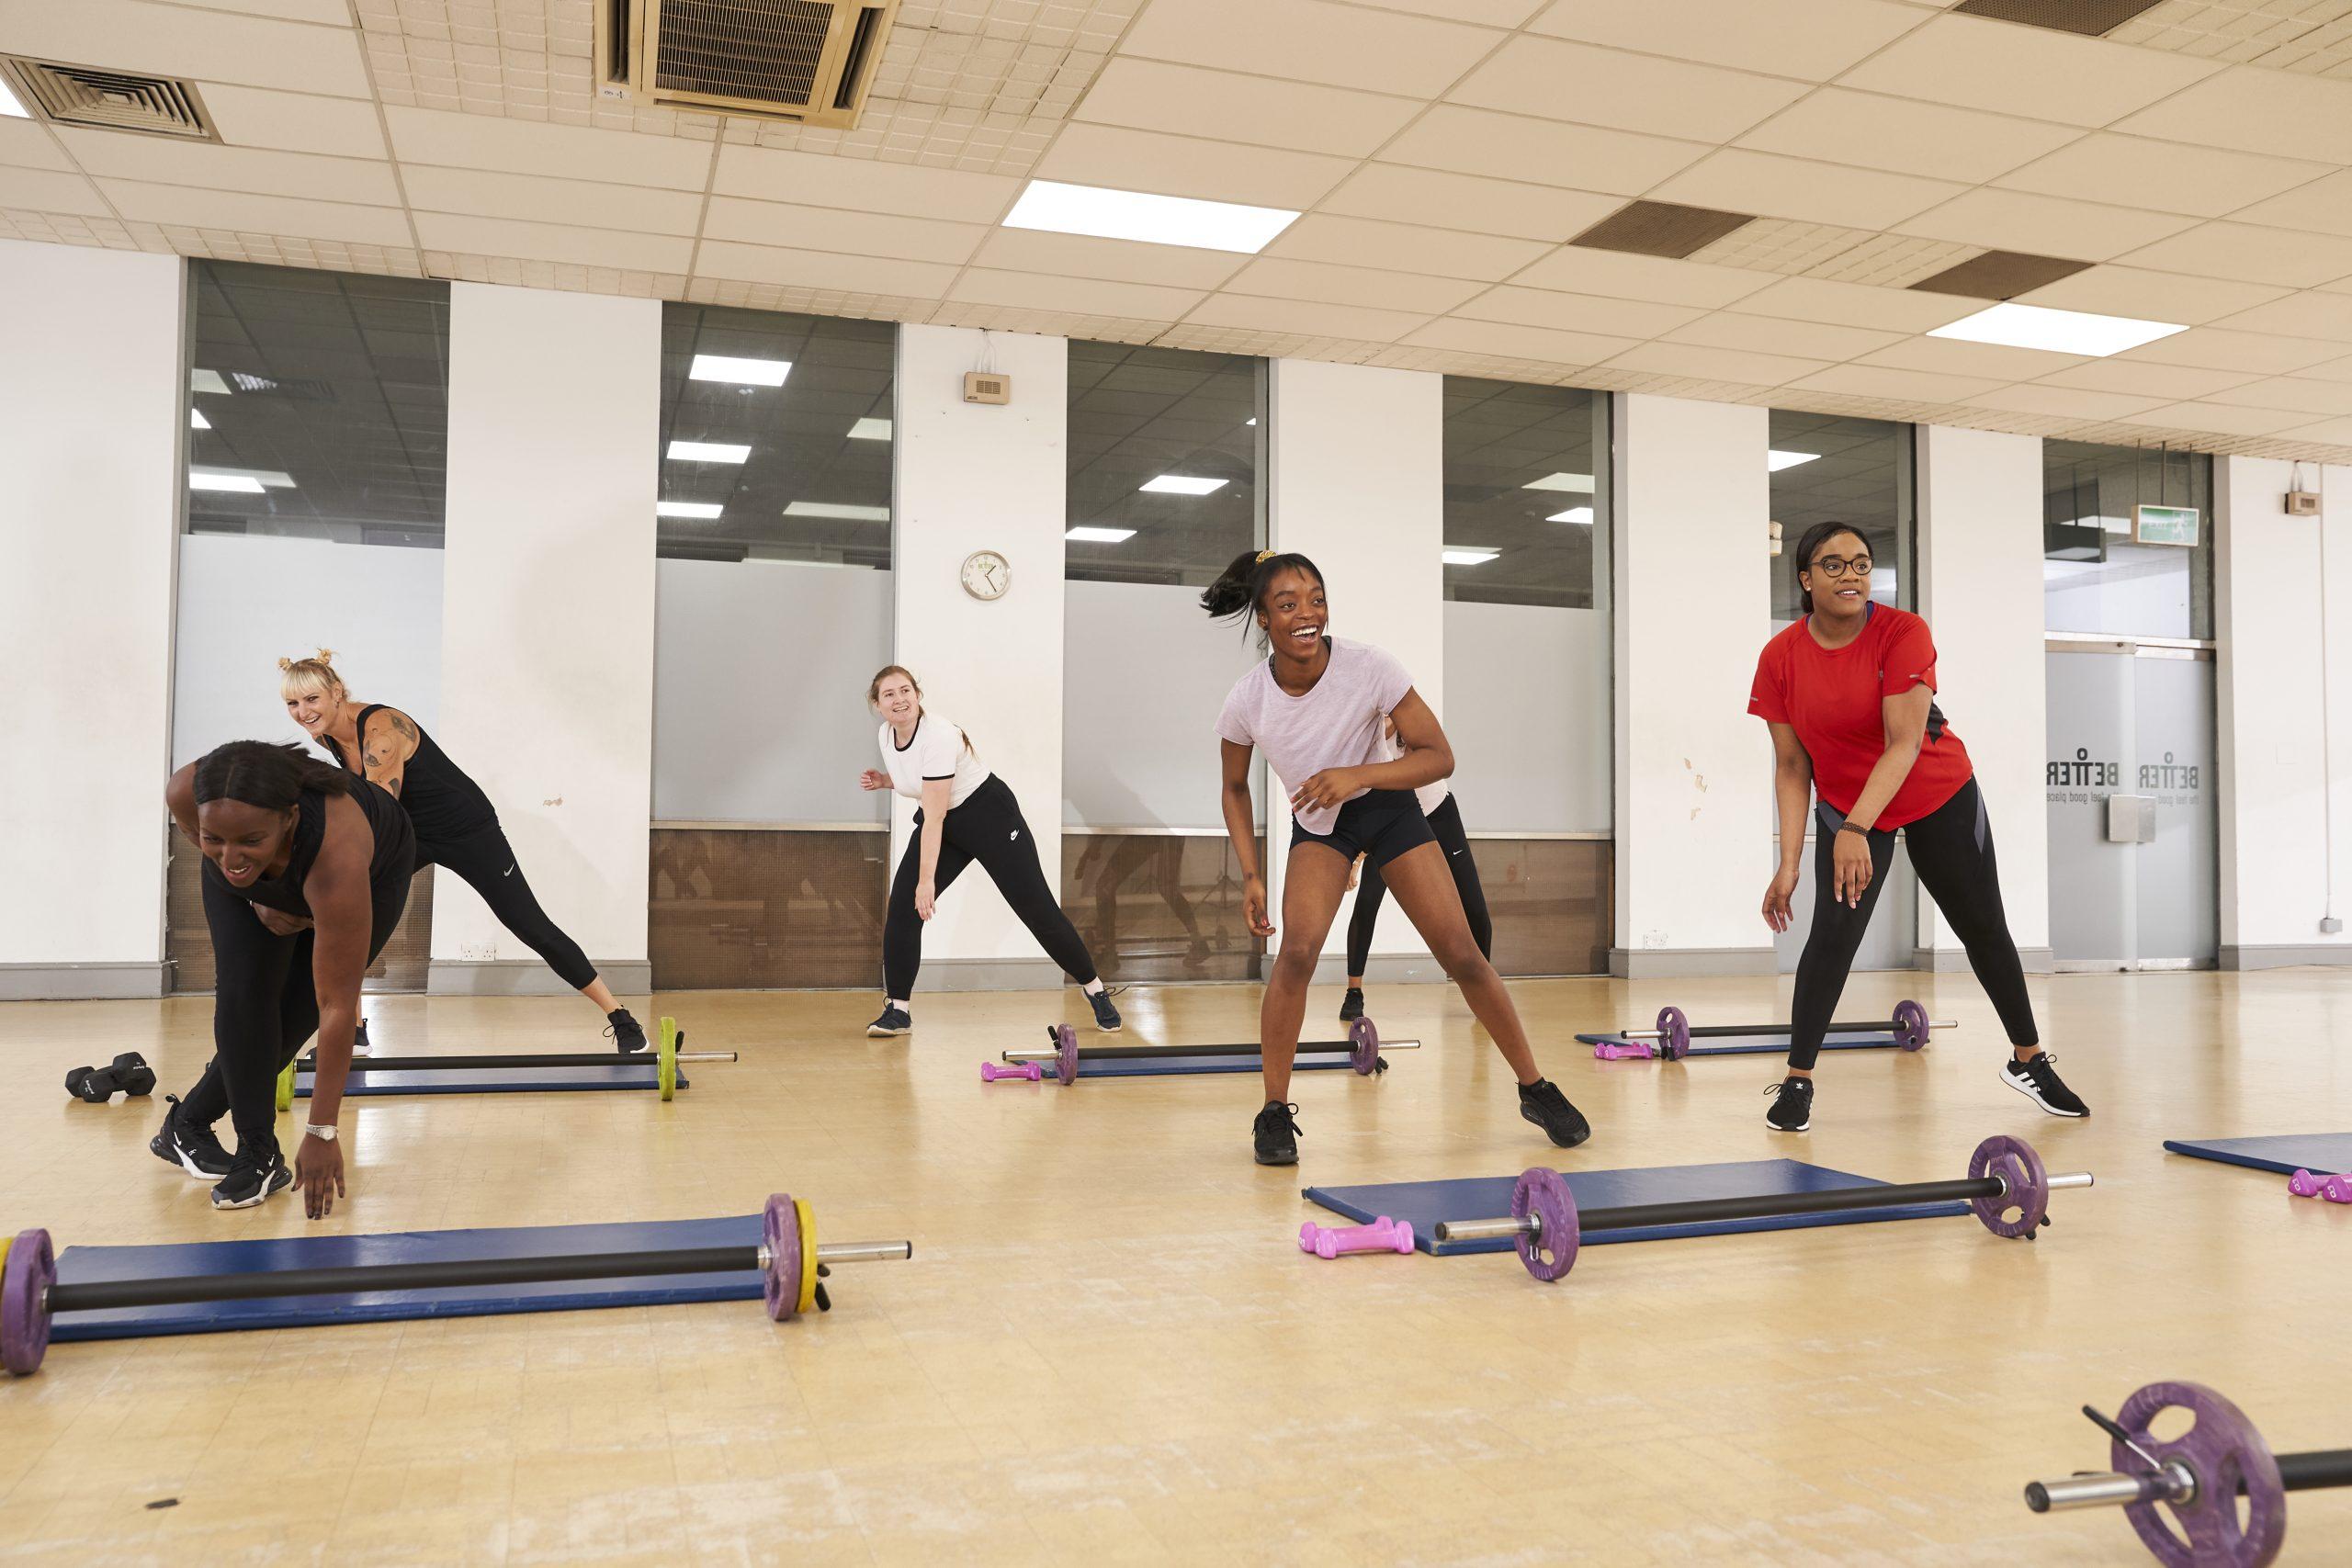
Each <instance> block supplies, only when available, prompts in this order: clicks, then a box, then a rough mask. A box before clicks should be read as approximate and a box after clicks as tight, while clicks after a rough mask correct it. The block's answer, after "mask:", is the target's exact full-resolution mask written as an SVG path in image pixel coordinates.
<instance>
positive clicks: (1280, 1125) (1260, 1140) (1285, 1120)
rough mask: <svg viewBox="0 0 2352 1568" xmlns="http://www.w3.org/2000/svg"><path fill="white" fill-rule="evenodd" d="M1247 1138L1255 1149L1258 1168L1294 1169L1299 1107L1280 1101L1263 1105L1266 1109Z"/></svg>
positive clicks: (1296, 1156)
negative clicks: (1283, 1167) (1268, 1166)
mask: <svg viewBox="0 0 2352 1568" xmlns="http://www.w3.org/2000/svg"><path fill="white" fill-rule="evenodd" d="M1250 1137H1251V1138H1252V1139H1253V1140H1254V1141H1255V1142H1256V1144H1257V1145H1258V1163H1259V1164H1260V1165H1296V1164H1297V1163H1298V1107H1297V1106H1295V1105H1285V1104H1283V1102H1282V1101H1281V1100H1268V1101H1266V1109H1264V1110H1263V1111H1260V1112H1258V1120H1257V1121H1256V1122H1253V1123H1251V1124H1250Z"/></svg>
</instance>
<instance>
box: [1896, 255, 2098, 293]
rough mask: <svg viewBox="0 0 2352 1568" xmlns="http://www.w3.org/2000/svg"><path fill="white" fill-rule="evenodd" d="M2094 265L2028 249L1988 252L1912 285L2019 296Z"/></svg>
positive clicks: (1926, 289) (1932, 290)
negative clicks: (2034, 253)
mask: <svg viewBox="0 0 2352 1568" xmlns="http://www.w3.org/2000/svg"><path fill="white" fill-rule="evenodd" d="M2088 265H2091V264H2090V263H2088V262H2080V261H2068V260H2067V259H2066V258H2065V257H2064V256H2037V255H2031V254H2027V253H2026V252H2024V251H1986V252H1985V254H1982V255H1974V256H1971V257H1969V258H1968V259H1967V260H1966V261H1964V262H1961V263H1959V264H1958V265H1953V266H1948V267H1946V268H1944V270H1943V271H1941V272H1939V273H1938V274H1936V275H1935V276H1933V277H1923V278H1921V279H1920V280H1919V281H1918V282H1917V283H1915V284H1912V285H1911V287H1912V288H1917V289H1919V290H1921V291H1922V292H1924V293H1928V294H1964V295H1966V296H1968V297H1969V298H1970V299H2016V298H2017V297H2018V295H2020V294H2024V293H2027V292H2029V291H2030V290H2032V289H2036V288H2041V286H2042V285H2043V284H2045V283H2055V282H2057V281H2058V280H2059V279H2060V278H2062V277H2072V276H2075V274H2076V273H2078V272H2080V271H2082V270H2083V269H2084V268H2085V267H2087V266H2088Z"/></svg>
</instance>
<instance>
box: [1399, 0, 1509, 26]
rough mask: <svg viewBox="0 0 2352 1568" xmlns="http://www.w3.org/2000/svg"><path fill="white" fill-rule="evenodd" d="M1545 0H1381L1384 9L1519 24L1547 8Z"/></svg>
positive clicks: (1491, 23)
mask: <svg viewBox="0 0 2352 1568" xmlns="http://www.w3.org/2000/svg"><path fill="white" fill-rule="evenodd" d="M1380 8H1381V9H1382V10H1384V11H1410V12H1412V13H1413V14H1414V15H1416V16H1421V17H1438V18H1439V19H1441V20H1442V21H1448V22H1476V23H1477V24H1478V25H1479V26H1480V27H1486V28H1515V27H1517V26H1519V25H1520V24H1521V22H1524V21H1525V20H1527V18H1528V17H1532V16H1533V15H1535V13H1536V12H1538V11H1540V10H1542V9H1543V8H1544V0H1380Z"/></svg>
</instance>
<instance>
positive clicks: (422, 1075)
mask: <svg viewBox="0 0 2352 1568" xmlns="http://www.w3.org/2000/svg"><path fill="white" fill-rule="evenodd" d="M363 1060H364V1058H363ZM355 1066H356V1064H355ZM660 1072H661V1067H660V1065H659V1064H658V1063H655V1062H650V1061H646V1060H644V1059H642V1058H639V1057H630V1058H628V1060H625V1061H623V1060H616V1061H615V1062H614V1063H613V1065H612V1066H609V1067H545V1068H538V1069H534V1070H530V1071H523V1070H518V1069H514V1068H499V1069H492V1068H487V1067H476V1068H473V1069H471V1070H469V1069H467V1068H464V1067H445V1068H439V1069H436V1070H435V1071H432V1072H425V1071H424V1070H422V1069H420V1070H417V1071H414V1072H405V1071H403V1072H389V1073H368V1072H358V1071H355V1072H353V1073H352V1075H351V1076H350V1077H348V1078H346V1079H345V1080H344V1086H343V1096H344V1098H345V1100H348V1099H350V1098H351V1097H352V1096H354V1095H360V1094H524V1093H529V1094H554V1093H560V1092H562V1091H566V1090H571V1089H660V1088H661V1087H662V1081H661V1077H660V1076H659V1075H660ZM678 1087H679V1088H680V1089H684V1088H685V1087H686V1075H685V1074H684V1073H683V1072H682V1073H680V1074H679V1075H678ZM310 1097H311V1075H310V1074H309V1073H305V1072H298V1073H296V1074H295V1075H294V1098H295V1099H297V1100H308V1099H309V1098H310Z"/></svg>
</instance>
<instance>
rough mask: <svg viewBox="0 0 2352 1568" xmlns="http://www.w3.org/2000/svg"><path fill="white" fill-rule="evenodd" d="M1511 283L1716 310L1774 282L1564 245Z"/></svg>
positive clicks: (1767, 278)
mask: <svg viewBox="0 0 2352 1568" xmlns="http://www.w3.org/2000/svg"><path fill="white" fill-rule="evenodd" d="M1511 281H1512V282H1514V283H1521V284H1525V285H1527V286H1528V287H1530V288H1557V289H1560V290H1563V291H1564V292H1566V293H1569V294H1598V295H1600V296H1603V297H1604V298H1606V297H1612V296H1613V297H1615V298H1617V299H1651V300H1656V301H1657V302H1658V303H1659V304H1662V305H1705V306H1709V307H1714V306H1721V305H1728V304H1730V303H1731V302H1732V301H1733V300H1735V299H1742V298H1745V297H1746V296H1747V295H1750V294H1753V293H1755V292H1756V291H1757V290H1758V289H1759V288H1765V287H1767V286H1768V285H1770V283H1771V281H1772V279H1771V277H1770V276H1769V275H1767V274H1764V273H1757V272H1739V271H1736V270H1734V269H1733V268H1731V267H1727V266H1702V265H1699V264H1698V263H1696V262H1683V261H1668V260H1665V259H1663V258H1661V257H1658V256H1637V255H1629V254H1626V253H1624V252H1623V251H1595V250H1587V249H1584V248H1583V247H1580V246H1576V245H1564V246H1562V247H1561V248H1560V249H1558V250H1556V251H1554V252H1553V253H1552V254H1550V255H1548V256H1545V257H1544V259H1543V260H1542V261H1540V262H1537V263H1536V264H1535V265H1532V266H1531V267H1529V268H1528V269H1527V270H1526V271H1525V272H1522V273H1521V274H1520V275H1519V276H1517V277H1515V278H1513V279H1511Z"/></svg>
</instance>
